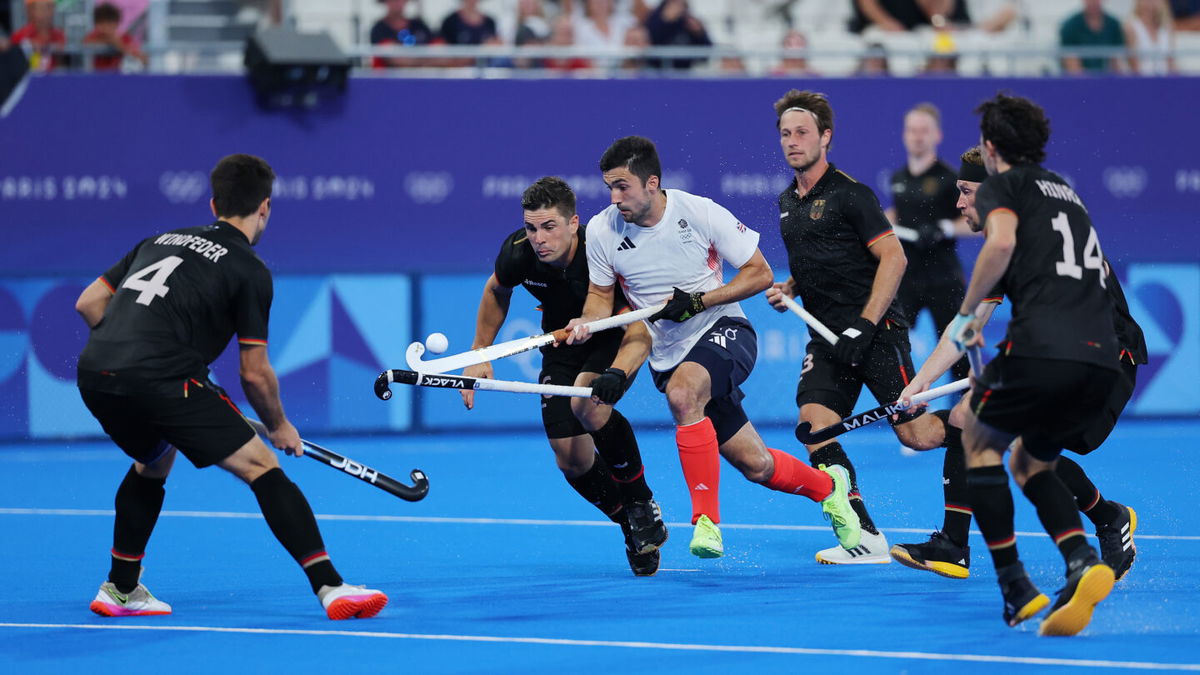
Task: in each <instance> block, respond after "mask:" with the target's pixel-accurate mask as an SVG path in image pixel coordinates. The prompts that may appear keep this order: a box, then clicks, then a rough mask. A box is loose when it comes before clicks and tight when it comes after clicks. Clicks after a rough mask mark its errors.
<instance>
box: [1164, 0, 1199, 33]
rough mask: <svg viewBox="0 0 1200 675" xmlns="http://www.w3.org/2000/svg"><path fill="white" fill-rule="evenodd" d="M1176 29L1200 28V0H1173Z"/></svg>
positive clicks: (1172, 8)
mask: <svg viewBox="0 0 1200 675" xmlns="http://www.w3.org/2000/svg"><path fill="white" fill-rule="evenodd" d="M1171 15H1172V18H1174V19H1175V30H1187V31H1192V30H1200V0H1171Z"/></svg>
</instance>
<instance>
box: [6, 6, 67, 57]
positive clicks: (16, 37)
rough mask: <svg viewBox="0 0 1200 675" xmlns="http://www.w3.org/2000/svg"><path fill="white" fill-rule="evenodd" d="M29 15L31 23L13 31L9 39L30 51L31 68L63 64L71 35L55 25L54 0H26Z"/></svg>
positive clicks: (26, 10)
mask: <svg viewBox="0 0 1200 675" xmlns="http://www.w3.org/2000/svg"><path fill="white" fill-rule="evenodd" d="M25 15H26V16H27V17H29V23H26V24H25V25H24V26H22V27H21V28H20V29H18V30H16V31H15V32H13V34H12V37H10V38H9V41H10V42H12V44H15V45H22V46H23V47H25V48H26V49H28V50H30V54H29V69H30V70H34V71H38V70H41V71H46V70H50V69H51V68H54V67H55V66H61V65H63V63H64V62H65V61H64V59H63V55H62V49H63V48H64V47H66V46H67V36H66V35H65V34H64V33H63V32H62V30H60V29H59V28H58V27H56V26H55V25H54V0H25Z"/></svg>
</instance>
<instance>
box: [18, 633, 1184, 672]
mask: <svg viewBox="0 0 1200 675" xmlns="http://www.w3.org/2000/svg"><path fill="white" fill-rule="evenodd" d="M0 628H78V629H83V630H135V631H136V630H145V631H167V632H171V631H174V632H192V633H241V634H249V635H305V636H336V637H359V638H383V639H393V640H442V641H447V642H492V643H508V644H531V645H554V646H565V647H619V648H625V649H663V650H671V651H689V652H734V653H745V654H795V655H805V656H858V657H864V658H877V659H915V660H923V661H966V662H972V663H1011V664H1019V665H1032V666H1075V667H1079V668H1124V669H1128V670H1181V671H1200V664H1198V663H1155V662H1152V661H1105V660H1100V659H1061V658H1047V657H1039V656H993V655H990V654H943V653H937V652H891V651H882V650H874V649H813V648H808V647H762V646H755V645H708V644H687V643H677V642H625V641H614V640H566V639H559V638H538V637H503V636H493V635H437V634H421V633H385V632H380V631H357V630H302V629H292V628H226V627H222V626H146V625H129V624H126V625H111V624H108V625H103V624H71V623H0Z"/></svg>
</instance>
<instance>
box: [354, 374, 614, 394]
mask: <svg viewBox="0 0 1200 675" xmlns="http://www.w3.org/2000/svg"><path fill="white" fill-rule="evenodd" d="M393 382H395V383H399V384H411V385H413V386H415V387H437V388H439V389H475V390H479V391H507V392H512V393H514V394H541V395H542V396H574V397H576V398H588V397H590V396H591V395H592V388H591V387H569V386H566V385H562V384H539V383H537V382H512V381H509V380H492V379H488V378H486V377H466V376H464V375H443V374H439V373H421V372H417V371H415V370H396V369H393V370H385V371H383V372H382V373H380V374H379V377H377V378H375V395H376V396H378V397H379V398H381V399H383V400H385V401H386V400H388V399H389V398H391V397H392V389H391V385H392V383H393Z"/></svg>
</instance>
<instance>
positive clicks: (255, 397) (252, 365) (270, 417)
mask: <svg viewBox="0 0 1200 675" xmlns="http://www.w3.org/2000/svg"><path fill="white" fill-rule="evenodd" d="M240 357H241V358H240V361H241V363H240V367H239V373H240V375H241V378H242V391H244V392H245V393H246V400H248V401H249V402H250V407H252V408H254V412H256V413H258V418H259V419H260V420H262V422H263V424H265V425H266V426H267V429H269V430H270V432H271V444H272V445H274V446H275V447H277V448H279V449H280V450H283V451H285V452H287V453H288V454H289V455H295V456H297V457H299V456H300V455H302V454H304V450H303V449H302V447H301V443H300V432H298V431H296V427H294V426H292V423H291V422H289V421H288V418H287V415H285V414H284V413H283V401H281V400H280V398H279V379H278V378H277V377H275V369H274V368H272V367H271V361H270V360H269V359H268V358H267V348H266V346H265V345H242V346H241V352H240Z"/></svg>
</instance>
